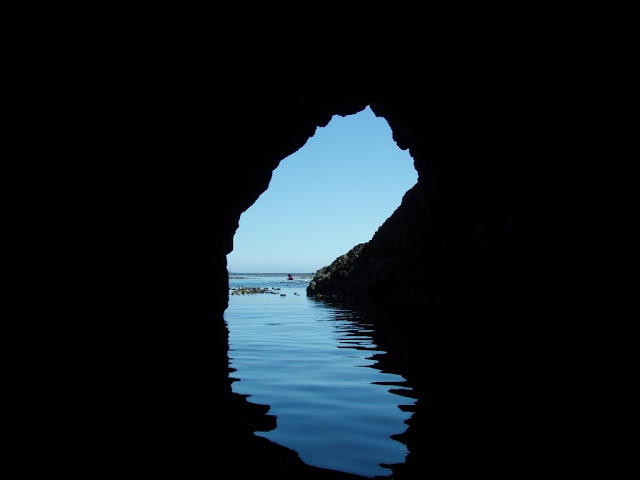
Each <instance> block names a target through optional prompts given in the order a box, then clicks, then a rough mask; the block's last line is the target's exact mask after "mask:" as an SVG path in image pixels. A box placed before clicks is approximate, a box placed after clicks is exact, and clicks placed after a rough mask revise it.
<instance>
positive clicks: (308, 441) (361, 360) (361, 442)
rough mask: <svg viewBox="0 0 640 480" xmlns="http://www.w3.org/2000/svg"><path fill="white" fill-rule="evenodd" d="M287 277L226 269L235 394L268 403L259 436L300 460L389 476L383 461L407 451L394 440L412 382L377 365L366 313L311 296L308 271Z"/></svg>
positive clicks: (407, 406)
mask: <svg viewBox="0 0 640 480" xmlns="http://www.w3.org/2000/svg"><path fill="white" fill-rule="evenodd" d="M288 273H289V272H286V273H275V274H265V273H260V274H250V273H232V274H230V275H229V287H230V292H229V293H230V295H229V307H228V309H227V310H226V312H225V320H226V322H227V325H228V328H229V332H230V333H229V346H230V351H229V356H230V363H231V367H232V368H233V369H235V371H234V372H233V373H232V374H231V375H232V377H233V379H236V380H235V381H234V382H233V384H232V385H233V391H234V392H236V393H238V394H243V395H249V397H248V400H249V401H250V402H253V403H257V404H262V405H269V406H270V407H271V408H270V411H269V414H270V415H275V416H276V417H277V427H276V428H275V429H274V430H271V431H269V432H256V435H260V436H263V437H266V438H268V439H270V440H272V441H273V442H275V443H278V444H281V445H284V446H286V447H288V448H291V449H292V450H295V451H296V452H298V454H299V455H300V458H301V459H302V460H303V461H304V462H305V463H307V464H309V465H314V466H318V467H322V468H328V469H332V470H338V471H344V472H349V473H355V474H358V475H362V476H368V477H373V476H387V475H390V474H391V473H392V471H391V470H390V469H389V468H386V467H385V465H392V464H398V463H403V462H404V460H405V457H406V455H407V449H406V447H405V445H404V444H402V443H400V442H399V441H396V440H394V439H392V438H391V436H392V435H398V434H402V433H403V432H404V431H405V430H406V429H407V425H406V423H405V421H406V420H407V419H408V418H409V417H410V416H411V414H410V412H409V411H410V410H411V409H412V408H411V407H412V406H413V405H414V404H415V398H414V397H415V396H414V395H413V391H412V389H411V386H410V385H408V384H407V382H406V380H405V379H404V378H403V377H401V376H400V375H397V374H395V373H393V372H388V371H384V372H383V371H381V369H380V368H379V367H378V361H379V360H380V358H381V357H383V356H384V355H386V352H384V351H382V350H380V349H379V348H378V347H377V346H376V345H375V344H374V343H373V340H372V336H371V335H372V333H373V325H371V324H370V323H368V322H367V319H366V317H364V316H363V314H361V313H357V312H355V311H353V310H351V309H349V308H346V307H341V306H336V305H330V304H327V303H324V302H323V301H321V300H316V299H313V298H308V297H307V296H306V287H307V285H308V284H309V281H310V280H311V278H312V276H313V274H311V273H307V274H298V273H295V272H291V273H292V274H293V277H294V280H287V279H286V278H287V274H288ZM258 289H260V290H258ZM265 289H266V290H265ZM255 291H261V292H266V293H252V292H255Z"/></svg>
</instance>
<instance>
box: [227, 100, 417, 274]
mask: <svg viewBox="0 0 640 480" xmlns="http://www.w3.org/2000/svg"><path fill="white" fill-rule="evenodd" d="M246 174H248V175H250V174H251V172H246ZM417 179H418V174H417V172H416V170H415V167H414V164H413V159H412V158H411V156H410V154H409V152H407V151H403V150H401V149H400V148H398V146H397V145H396V143H395V142H394V140H393V138H392V133H391V129H390V127H389V125H388V124H387V122H386V120H385V119H384V118H381V117H377V116H376V115H375V114H374V113H373V111H372V110H371V108H370V107H366V108H365V109H364V110H362V111H360V112H358V113H355V114H353V115H348V116H345V117H342V116H339V115H335V116H334V117H333V118H332V120H331V121H330V122H329V123H328V125H327V126H326V127H320V128H318V129H317V130H316V133H315V135H314V136H313V137H311V138H310V139H309V140H308V141H307V143H306V144H305V145H304V146H303V147H302V148H300V149H299V150H298V151H297V152H295V153H293V154H292V155H289V156H288V157H287V158H285V159H283V160H282V161H281V162H280V164H279V166H278V167H277V168H276V169H275V170H274V172H273V174H272V177H271V181H270V183H269V187H268V189H267V190H266V191H265V192H264V193H263V194H262V195H261V196H260V197H259V198H258V199H257V200H256V201H255V203H254V204H253V205H252V206H251V207H249V209H247V210H246V211H245V212H244V213H243V214H242V215H241V217H240V222H239V227H238V229H237V230H236V232H235V235H234V239H233V250H232V251H231V252H230V253H229V254H228V255H227V269H228V270H229V272H232V273H246V272H253V273H258V272H259V273H274V272H279V273H281V272H285V273H288V272H305V273H308V272H315V271H316V270H317V269H318V268H321V267H323V266H326V265H329V264H330V263H331V262H333V260H335V259H336V258H337V257H338V256H340V255H343V254H345V253H346V252H348V251H349V250H351V248H353V247H354V246H355V245H357V244H359V243H363V242H367V241H369V240H370V239H371V237H372V236H373V234H374V233H375V232H376V230H377V229H378V227H380V226H381V225H382V224H383V223H384V222H385V220H387V218H388V217H389V216H390V215H391V214H392V213H393V212H394V211H395V209H396V208H397V207H398V206H399V205H400V203H401V201H402V197H403V195H404V194H405V193H406V192H407V190H409V189H410V188H411V187H412V186H413V185H414V184H415V183H416V182H417Z"/></svg>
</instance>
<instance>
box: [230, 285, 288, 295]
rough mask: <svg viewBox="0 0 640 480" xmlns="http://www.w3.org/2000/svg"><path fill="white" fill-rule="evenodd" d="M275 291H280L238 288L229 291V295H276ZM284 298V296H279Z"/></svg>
mask: <svg viewBox="0 0 640 480" xmlns="http://www.w3.org/2000/svg"><path fill="white" fill-rule="evenodd" d="M275 290H280V289H279V288H277V287H275V288H272V289H270V288H260V287H238V288H232V289H231V295H251V294H254V293H272V294H277V293H278V292H276V291H275ZM281 295H282V296H284V294H281Z"/></svg>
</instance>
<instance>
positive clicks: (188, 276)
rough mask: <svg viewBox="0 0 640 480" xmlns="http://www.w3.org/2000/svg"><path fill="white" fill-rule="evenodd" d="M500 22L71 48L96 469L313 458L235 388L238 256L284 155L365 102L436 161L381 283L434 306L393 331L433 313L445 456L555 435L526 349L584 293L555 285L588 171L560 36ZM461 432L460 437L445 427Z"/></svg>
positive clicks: (332, 18) (84, 424)
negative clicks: (231, 358) (574, 139)
mask: <svg viewBox="0 0 640 480" xmlns="http://www.w3.org/2000/svg"><path fill="white" fill-rule="evenodd" d="M448 5H449V4H448ZM497 12H498V10H492V9H491V8H489V7H488V6H486V5H485V6H482V7H473V6H471V5H467V4H464V3H455V4H452V5H450V6H442V5H440V3H437V2H435V3H430V4H428V5H427V7H426V10H424V9H422V7H421V8H420V9H419V10H411V9H407V10H404V9H402V8H391V7H389V6H386V7H384V8H380V9H378V8H377V7H376V8H374V7H368V6H367V7H364V6H363V9H362V10H361V11H358V12H356V13H354V14H353V15H351V14H348V13H347V12H340V13H338V12H336V11H332V10H330V9H325V10H321V9H320V8H318V11H314V12H313V14H310V15H309V14H305V15H302V14H300V15H298V14H296V12H293V11H284V10H281V11H278V10H276V9H265V10H264V11H254V10H250V9H247V10H246V11H241V12H234V13H233V14H231V15H222V14H221V13H220V14H219V15H214V16H213V17H211V18H212V20H211V23H210V24H207V25H205V26H201V25H199V26H197V27H196V26H194V27H193V28H190V29H186V30H187V31H186V33H185V34H184V35H182V34H180V35H178V34H177V33H176V35H172V34H171V31H174V32H177V30H172V29H170V28H169V29H164V28H158V31H154V32H153V34H149V35H147V34H146V32H145V34H142V33H141V34H140V35H131V36H129V35H127V34H126V32H120V34H119V35H118V39H119V40H117V41H116V40H114V38H113V30H112V29H109V28H107V29H104V30H100V31H99V33H98V34H95V35H94V36H92V37H91V41H88V40H87V41H85V42H83V41H81V39H80V38H77V39H76V40H71V44H72V47H73V48H72V49H71V53H73V54H74V55H72V59H71V62H69V63H70V64H71V66H72V67H73V69H72V70H70V71H73V72H74V75H72V76H70V79H69V82H71V84H72V85H73V87H72V89H71V90H72V93H71V95H70V98H73V99H74V100H75V99H77V100H78V101H77V102H74V103H73V105H72V106H69V105H67V109H73V111H72V113H73V115H72V116H73V120H74V122H73V123H72V124H70V125H69V128H68V129H66V133H65V135H66V136H65V139H68V143H69V144H70V145H71V144H73V146H74V148H73V149H72V150H73V152H70V154H69V155H68V156H67V157H65V159H64V160H62V161H61V164H60V167H59V171H63V173H64V174H66V175H67V177H66V180H69V181H65V183H64V185H65V186H68V188H65V192H64V193H65V195H67V196H68V197H69V199H70V202H69V205H68V206H67V213H69V214H70V215H71V217H72V221H73V227H74V230H73V231H74V232H77V233H74V235H73V236H72V238H71V239H70V240H69V242H68V245H66V247H67V248H68V250H69V255H68V256H66V257H65V259H66V262H65V267H66V271H67V272H68V273H69V278H70V279H71V280H69V283H68V285H66V287H67V288H65V296H64V297H63V298H68V301H67V305H68V308H69V310H72V312H69V314H70V315H71V314H74V315H75V314H76V313H77V314H78V315H77V317H78V318H79V319H80V322H79V326H78V332H80V333H79V340H78V341H77V342H75V345H74V346H75V347H78V346H79V347H80V349H79V351H78V353H77V360H76V361H74V362H73V363H72V368H70V369H69V370H68V374H67V377H68V378H69V379H70V383H71V384H72V385H73V386H74V391H75V388H77V389H78V390H79V392H78V393H77V394H74V400H73V402H72V410H73V414H72V417H73V418H74V419H76V418H77V419H78V421H77V422H75V421H73V422H69V424H68V425H67V427H66V428H67V429H72V431H73V435H72V438H74V439H77V441H73V442H72V446H73V448H74V451H75V452H77V458H79V460H77V462H78V464H83V463H85V462H88V463H90V464H93V465H95V464H106V465H108V466H109V468H113V469H117V468H119V466H122V465H124V464H126V462H129V461H134V463H135V464H136V465H137V466H138V467H139V468H143V469H146V468H155V469H158V470H160V471H162V470H163V469H164V468H165V467H166V466H167V465H170V464H172V465H173V466H177V467H176V468H183V467H184V465H185V463H184V459H185V458H188V459H189V460H188V462H187V463H188V464H189V465H196V464H197V465H200V466H202V465H204V466H206V468H207V469H209V470H212V471H216V470H217V468H218V466H217V465H218V463H217V462H220V463H222V464H229V465H231V466H232V468H233V469H237V470H236V471H238V472H244V473H247V474H256V473H257V472H262V474H263V476H264V475H270V474H274V475H276V473H277V474H281V475H283V476H286V474H285V473H283V472H285V468H284V467H285V466H287V465H288V466H289V467H288V468H289V470H288V472H294V471H296V470H295V468H294V467H292V465H294V464H295V465H297V464H296V460H295V456H291V455H290V454H289V453H287V452H285V451H284V449H282V450H280V449H277V448H274V447H273V446H269V445H267V444H268V442H261V439H258V438H256V437H252V436H251V435H250V430H251V429H250V425H251V424H252V421H251V420H250V416H251V415H252V414H251V413H250V412H249V411H248V409H247V408H246V407H245V406H244V403H243V402H242V401H241V400H239V399H237V398H236V397H235V396H233V395H231V393H230V392H231V389H230V383H229V380H228V375H227V374H228V372H227V368H228V365H227V330H226V326H225V324H224V322H223V317H222V315H223V312H224V309H225V308H226V305H227V300H228V297H227V295H228V288H227V287H228V280H227V272H226V254H227V253H229V252H230V251H231V249H232V244H233V235H234V232H235V230H236V228H237V225H238V219H239V216H240V214H241V213H242V212H243V211H244V210H246V209H247V208H248V207H249V206H250V205H251V204H252V203H253V202H254V201H255V200H256V199H257V198H258V196H259V195H260V194H261V193H262V192H263V191H264V190H265V189H266V188H267V187H268V185H269V180H270V178H271V172H272V171H273V169H274V168H275V167H276V166H277V165H278V162H279V161H280V160H281V159H283V158H284V157H286V156H287V155H289V154H291V153H292V152H294V151H296V150H297V149H299V148H300V147H302V146H303V145H304V143H305V142H306V141H307V139H308V138H309V137H310V136H312V135H313V133H314V131H315V128H316V127H317V126H321V125H326V124H327V123H328V122H329V120H330V119H331V116H332V115H335V114H339V115H346V114H352V113H355V112H358V111H360V110H361V109H363V108H364V107H365V106H366V105H371V108H372V109H373V111H374V112H375V113H376V114H377V115H380V116H384V118H385V119H387V121H388V122H389V124H390V126H391V128H392V131H393V135H394V139H395V141H396V142H397V144H398V146H399V147H400V148H403V149H406V148H408V149H409V151H410V152H411V155H412V156H413V158H414V160H415V167H416V169H417V171H418V173H419V182H418V185H417V186H416V187H415V188H414V189H413V190H412V191H411V192H410V193H409V194H408V196H414V197H415V202H413V203H414V204H415V205H418V206H419V208H415V209H412V210H411V211H410V212H408V213H407V215H406V217H407V218H409V217H411V221H408V222H405V221H404V220H400V219H395V218H394V219H393V220H391V221H389V222H387V223H386V224H385V225H384V227H383V229H384V230H385V231H386V230H390V231H393V232H399V235H397V236H396V238H397V241H398V242H399V244H398V245H395V246H394V248H395V249H396V251H397V252H398V254H397V255H396V256H394V261H393V264H392V265H391V268H390V270H389V272H388V273H387V277H385V278H386V279H387V280H385V281H386V282H392V281H393V282H396V281H404V282H405V284H409V285H413V286H412V287H410V288H412V289H415V288H417V289H418V290H417V291H413V290H412V293H411V296H412V297H413V298H419V299H422V300H424V303H425V304H427V305H428V307H429V309H426V308H425V309H424V310H418V309H415V310H413V311H411V312H410V313H409V314H407V315H402V316H398V326H395V325H393V324H392V325H387V326H386V327H385V328H389V329H390V330H394V329H396V330H398V331H404V330H405V329H409V330H410V331H411V334H410V335H411V336H412V339H411V340H412V345H413V346H414V347H415V345H416V343H417V344H419V343H420V342H419V341H417V340H416V338H417V336H418V335H420V333H419V332H420V331H421V327H422V326H424V325H429V328H428V329H427V331H431V334H429V333H427V335H430V336H429V338H431V339H432V340H431V341H430V342H429V345H430V346H433V347H434V349H433V350H432V351H431V352H430V354H429V355H430V356H429V358H430V359H431V360H433V362H431V363H430V365H429V369H430V372H431V373H430V374H429V378H430V380H429V384H430V385H431V386H430V389H431V392H432V394H433V398H437V399H440V400H438V401H435V400H434V403H433V405H435V406H433V407H425V408H426V410H425V411H427V412H428V413H426V414H425V415H426V416H430V417H429V418H431V420H432V422H431V423H430V424H429V425H430V428H431V429H432V430H431V431H430V435H431V438H443V442H442V444H441V447H440V453H441V454H442V456H441V457H439V458H441V459H446V460H447V462H449V461H451V462H452V463H450V464H448V465H449V468H453V469H455V468H463V467H469V468H470V465H472V464H475V463H474V462H476V461H478V460H479V459H481V458H482V459H484V462H485V464H488V465H493V467H496V468H497V466H498V465H500V464H501V462H502V461H504V456H507V457H513V458H515V457H518V458H524V457H526V456H527V455H526V453H527V452H530V451H531V450H527V448H528V447H527V446H526V445H529V446H531V443H532V442H533V444H534V447H535V446H536V445H538V444H537V443H536V441H537V439H538V438H539V437H538V436H537V433H539V430H540V429H539V428H534V427H536V425H535V423H536V420H539V418H540V417H542V415H541V414H540V412H541V411H543V410H544V409H543V407H542V406H543V405H545V406H546V407H549V405H548V394H549V388H550V387H548V386H546V384H545V383H544V382H543V381H542V380H543V373H542V372H543V371H544V369H543V368H542V366H543V364H544V363H545V362H543V361H541V360H540V359H539V358H538V357H535V358H537V361H538V364H537V366H535V368H532V367H533V366H532V363H535V362H534V361H532V357H528V354H529V353H531V352H532V348H531V347H532V345H534V343H535V342H534V339H536V340H539V339H543V340H544V339H545V338H546V337H545V335H546V334H542V333H543V331H544V330H545V322H544V321H541V320H540V319H541V318H544V314H545V313H546V312H547V311H548V309H549V308H551V305H554V307H553V308H554V311H556V312H557V311H561V312H562V311H564V308H563V307H565V306H566V305H567V303H568V299H567V292H566V291H565V292H564V293H563V296H562V297H560V295H559V294H558V292H559V291H560V288H561V287H563V286H566V284H567V282H566V280H568V279H570V278H571V276H570V275H569V272H570V268H569V267H570V265H571V263H570V261H569V260H568V258H569V257H567V256H565V253H566V252H567V251H568V250H567V249H566V245H565V244H564V243H563V242H564V240H563V236H562V230H561V223H560V221H559V220H560V219H562V218H563V216H564V214H565V213H566V208H567V207H566V206H567V202H566V198H565V196H564V195H563V194H561V190H560V189H559V186H561V185H563V184H566V180H567V178H569V177H570V173H571V171H570V169H569V168H568V167H567V166H565V164H564V163H563V158H562V156H561V155H560V154H559V152H556V151H554V150H553V148H552V147H551V139H552V137H553V132H554V128H555V127H554V118H552V117H553V108H552V104H551V102H550V101H549V98H550V97H549V96H548V93H549V91H550V83H549V82H548V73H549V72H548V71H547V70H545V69H544V68H545V67H544V62H541V61H540V57H544V55H546V54H547V53H546V50H544V48H543V47H542V46H541V45H540V44H539V43H538V42H536V41H535V37H531V36H530V35H529V33H530V31H529V30H527V29H526V25H524V24H522V23H521V22H520V21H519V20H517V21H516V20H514V22H513V23H512V24H505V23H504V22H495V23H494V22H491V23H486V22H479V21H478V18H479V17H480V15H483V18H484V17H486V18H489V19H491V18H498V17H494V14H496V13H497ZM510 12H511V11H510V10H506V11H505V10H500V13H501V14H502V15H505V14H509V13H510ZM305 13H306V12H305ZM511 13H514V12H511ZM515 13H517V12H515ZM519 13H522V12H519ZM445 14H447V15H446V18H449V19H453V20H454V21H451V22H448V21H445V16H444V15H445ZM500 18H502V17H500ZM513 18H521V17H518V16H516V17H513ZM223 26H224V27H225V28H223ZM230 27H231V28H230ZM168 30H169V31H168ZM109 32H110V33H109ZM94 33H95V32H94ZM94 37H95V38H94ZM82 38H85V37H82ZM94 39H97V41H95V42H94V41H93V40H94ZM67 53H68V52H67ZM64 66H67V65H66V64H65V65H64ZM78 66H81V68H78ZM77 70H80V73H78V74H76V71H77ZM72 153H73V154H75V153H77V155H72ZM403 218H405V217H403ZM381 235H382V233H381ZM385 235H386V234H385ZM391 237H392V236H391ZM391 237H389V238H391ZM76 260H77V261H76ZM415 272H420V274H419V276H417V277H416V275H415ZM399 279H405V280H399ZM388 285H389V283H387V286H388ZM416 286H417V287H416ZM381 291H384V289H383V290H381ZM402 291H404V290H402V289H395V292H396V293H398V292H402ZM67 296H68V297H67ZM558 299H561V300H562V302H561V303H560V304H559V307H558V306H555V305H556V303H554V302H556V301H557V300H558ZM400 300H402V299H400ZM436 318H438V319H444V320H435V319H436ZM434 332H436V333H434ZM407 335H409V334H407ZM407 338H408V337H407ZM433 339H435V340H433ZM550 354H551V353H550V351H549V355H550ZM434 365H435V366H434ZM423 367H424V365H422V364H420V365H416V366H415V372H414V376H416V377H420V376H421V375H422V373H421V372H423V371H424V372H426V370H422V369H423ZM434 370H436V372H435V373H434ZM469 372H471V373H469ZM426 375H427V374H426V373H424V376H426ZM524 384H527V385H528V386H527V388H524V389H523V385H524ZM470 385H473V388H471V387H470ZM469 391H473V392H475V393H474V394H473V395H467V396H464V397H462V398H461V397H460V396H459V395H458V394H461V393H465V392H466V393H468V392H469ZM478 392H480V393H478ZM524 392H528V395H525V393H524ZM541 397H542V399H541ZM505 399H508V401H505ZM537 400H540V402H539V403H536V402H537ZM543 400H544V401H543ZM425 402H426V403H427V404H428V405H429V403H428V401H425ZM492 402H493V403H492ZM545 402H546V403H545ZM533 404H536V405H537V406H536V408H532V405H533ZM446 405H449V408H446ZM478 405H482V406H488V405H492V407H491V408H490V409H488V410H483V409H482V408H479V407H478ZM505 405H506V407H505V409H504V410H501V407H503V406H505ZM549 409H550V410H552V411H553V407H549V408H547V409H546V411H547V412H548V411H549ZM469 412H471V413H469ZM488 417H490V418H491V420H492V421H491V422H488V421H487V418H488ZM461 419H463V420H461ZM514 419H516V420H514ZM514 424H515V425H516V426H517V427H513V425H514ZM70 425H73V427H72V426H70ZM451 425H455V426H456V428H455V432H456V435H451V434H449V435H446V434H445V432H447V431H450V430H451V429H450V428H449V427H450V426H451ZM490 425H493V427H492V428H493V429H494V430H491V431H489V430H485V432H486V433H487V435H488V436H489V437H490V440H491V441H489V442H486V443H483V442H482V434H481V429H482V428H487V427H489V426H490ZM539 426H540V425H538V426H537V427H539ZM438 434H441V435H440V436H438ZM413 435H414V437H415V438H417V439H419V438H420V437H421V435H422V434H421V431H420V430H419V429H418V427H416V430H415V431H414V433H413ZM534 439H535V441H534ZM445 440H446V441H445ZM547 440H549V441H550V439H548V438H547ZM436 443H437V442H436ZM552 444H553V442H550V443H547V444H546V446H545V448H544V449H543V450H544V451H543V452H540V451H539V450H537V452H538V453H539V455H540V456H541V457H544V458H543V459H542V460H540V458H538V460H539V461H540V462H544V461H546V460H547V459H548V458H550V457H551V456H552V455H551V451H552V450H553V448H552V446H553V445H552ZM414 445H418V443H415V444H414ZM432 445H434V444H432ZM538 446H539V445H538ZM534 450H535V448H534ZM418 454H419V453H416V455H418ZM65 458H66V457H65ZM58 460H60V459H58ZM63 461H64V459H63ZM523 461H524V460H523ZM444 462H445V461H444V460H442V463H443V464H444ZM181 465H182V467H181ZM429 465H430V466H429V467H428V468H431V469H432V470H435V469H437V467H438V466H442V465H438V461H437V458H436V457H434V458H432V462H431V463H430V464H429ZM502 465H503V464H502ZM423 467H424V465H423ZM296 468H298V467H296ZM300 468H301V467H300ZM425 468H426V467H425ZM265 472H267V473H265ZM269 472H270V473H269ZM289 474H291V475H293V474H292V473H289ZM239 478H243V477H242V476H241V475H240V474H239ZM293 478H296V477H295V476H294V477H293Z"/></svg>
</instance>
